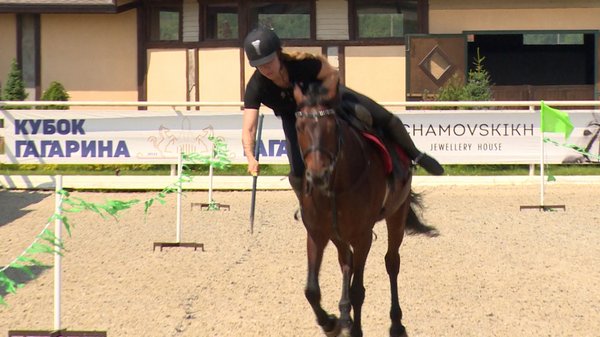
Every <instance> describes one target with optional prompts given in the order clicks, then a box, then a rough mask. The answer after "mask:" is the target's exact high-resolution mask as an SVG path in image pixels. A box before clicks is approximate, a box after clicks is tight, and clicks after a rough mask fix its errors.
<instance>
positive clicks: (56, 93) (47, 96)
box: [42, 81, 69, 110]
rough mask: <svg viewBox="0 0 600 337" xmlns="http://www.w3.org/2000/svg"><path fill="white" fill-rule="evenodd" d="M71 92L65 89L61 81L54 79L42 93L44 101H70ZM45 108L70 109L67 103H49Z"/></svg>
mask: <svg viewBox="0 0 600 337" xmlns="http://www.w3.org/2000/svg"><path fill="white" fill-rule="evenodd" d="M68 100H69V93H67V91H66V90H65V87H64V86H63V85H62V84H60V83H59V82H56V81H53V82H52V83H50V86H49V87H48V89H47V90H46V91H44V94H43V95H42V101H63V102H65V101H68ZM43 109H55V110H68V109H69V107H68V106H66V105H47V106H45V107H43Z"/></svg>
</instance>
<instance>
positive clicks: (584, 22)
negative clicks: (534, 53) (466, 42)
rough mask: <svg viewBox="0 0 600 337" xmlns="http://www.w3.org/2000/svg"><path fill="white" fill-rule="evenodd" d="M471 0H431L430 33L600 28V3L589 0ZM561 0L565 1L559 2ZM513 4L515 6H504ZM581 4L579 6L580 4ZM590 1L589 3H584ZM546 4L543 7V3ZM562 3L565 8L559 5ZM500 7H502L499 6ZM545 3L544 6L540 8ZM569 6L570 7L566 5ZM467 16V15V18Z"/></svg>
mask: <svg viewBox="0 0 600 337" xmlns="http://www.w3.org/2000/svg"><path fill="white" fill-rule="evenodd" d="M471 2H472V1H470V0H469V1H465V0H462V1H455V2H454V1H453V2H449V1H446V2H444V1H442V0H431V3H430V12H429V31H430V33H431V34H453V33H462V32H463V31H470V30H479V31H482V30H495V31H502V30H506V31H508V30H590V29H600V20H599V19H598V18H599V17H600V3H599V2H596V3H595V4H594V3H592V2H589V1H573V3H571V1H562V2H558V1H551V2H550V3H553V4H555V6H554V7H551V6H548V3H546V4H545V5H544V4H543V3H542V2H541V1H540V2H537V5H538V7H537V8H536V7H533V6H534V5H536V3H535V2H532V1H525V2H524V3H521V2H518V1H517V2H514V1H509V2H510V4H507V3H501V4H500V3H499V2H498V1H495V4H496V8H490V6H486V4H488V3H489V1H483V2H482V3H480V4H479V5H475V4H473V5H472V6H471V7H469V6H468V5H469V4H470V3H471ZM461 4H462V6H461ZM560 4H562V5H560ZM509 5H513V6H512V7H514V8H512V9H511V8H505V7H506V6H509ZM525 5H528V7H525ZM577 5H579V7H577ZM584 5H587V6H588V7H583V6H584ZM542 6H543V7H542ZM558 6H561V7H563V8H560V7H558ZM497 7H501V8H497ZM540 7H542V8H540ZM564 7H568V8H564ZM464 18H468V20H465V19H464Z"/></svg>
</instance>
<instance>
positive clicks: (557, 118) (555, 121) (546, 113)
mask: <svg viewBox="0 0 600 337" xmlns="http://www.w3.org/2000/svg"><path fill="white" fill-rule="evenodd" d="M541 102H542V105H541V110H540V115H541V118H540V119H541V131H542V132H558V133H563V134H564V135H565V139H566V138H569V136H570V135H571V132H572V131H573V123H571V119H570V118H569V114H567V113H566V112H564V111H560V110H558V109H554V108H551V107H549V106H547V105H546V104H545V103H544V101H541Z"/></svg>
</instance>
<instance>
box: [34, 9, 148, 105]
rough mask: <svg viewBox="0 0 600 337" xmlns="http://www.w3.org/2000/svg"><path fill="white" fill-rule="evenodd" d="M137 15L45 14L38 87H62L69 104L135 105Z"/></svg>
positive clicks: (130, 13)
mask: <svg viewBox="0 0 600 337" xmlns="http://www.w3.org/2000/svg"><path fill="white" fill-rule="evenodd" d="M136 22H137V20H136V12H135V11H128V12H125V13H121V14H107V15H103V14H94V15H77V14H73V15H70V14H44V15H42V17H41V86H42V91H44V90H45V89H46V88H47V87H48V85H49V84H50V82H52V81H58V82H60V83H62V84H63V85H64V86H65V89H66V90H67V91H68V92H69V95H70V96H71V100H72V101H136V100H137V98H138V94H137V25H136Z"/></svg>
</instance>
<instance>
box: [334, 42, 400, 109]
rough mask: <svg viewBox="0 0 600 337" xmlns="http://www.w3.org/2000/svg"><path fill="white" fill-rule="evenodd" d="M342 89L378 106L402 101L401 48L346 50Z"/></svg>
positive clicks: (356, 48) (351, 48)
mask: <svg viewBox="0 0 600 337" xmlns="http://www.w3.org/2000/svg"><path fill="white" fill-rule="evenodd" d="M345 61H346V85H347V86H348V87H350V88H352V89H354V90H356V91H358V92H361V93H363V94H365V95H367V96H369V97H371V98H372V99H374V100H375V101H378V102H397V101H402V102H403V101H405V100H406V48H405V47H404V46H365V47H362V46H361V47H346V60H345Z"/></svg>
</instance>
